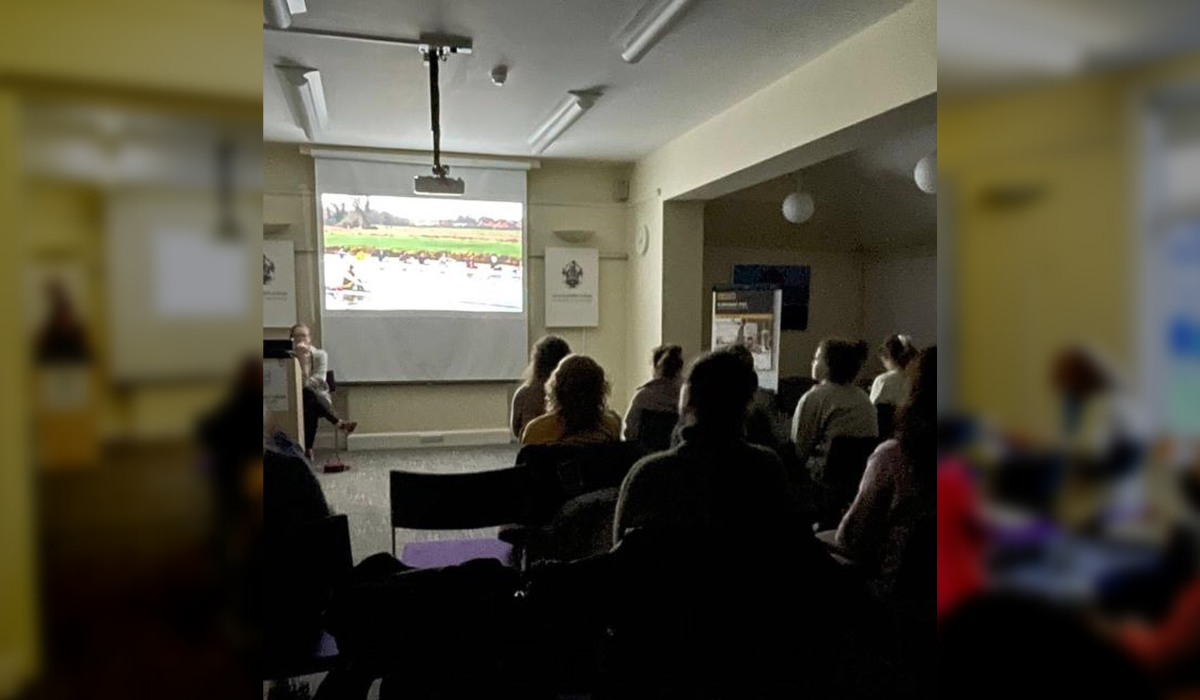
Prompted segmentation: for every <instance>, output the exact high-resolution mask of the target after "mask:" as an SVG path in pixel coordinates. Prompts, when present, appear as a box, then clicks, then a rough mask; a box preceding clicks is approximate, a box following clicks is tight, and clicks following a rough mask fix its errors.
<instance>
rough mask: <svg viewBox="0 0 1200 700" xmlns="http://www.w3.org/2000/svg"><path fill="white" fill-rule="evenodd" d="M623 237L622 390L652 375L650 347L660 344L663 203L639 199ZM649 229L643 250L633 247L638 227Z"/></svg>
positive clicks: (654, 199)
mask: <svg viewBox="0 0 1200 700" xmlns="http://www.w3.org/2000/svg"><path fill="white" fill-rule="evenodd" d="M628 221H629V224H628V226H627V231H626V236H627V243H628V247H629V251H630V253H629V270H628V284H627V285H626V295H627V298H628V300H629V318H628V323H627V324H626V325H627V328H626V329H625V363H626V376H625V380H624V383H625V393H626V395H628V396H632V395H633V390H634V389H635V388H636V387H637V386H638V385H640V384H642V383H643V382H645V381H646V380H648V379H650V377H651V374H652V372H651V367H650V362H649V361H648V360H647V359H646V358H648V357H649V353H650V349H651V348H653V347H654V346H656V345H660V344H661V343H662V341H663V335H662V299H663V297H662V292H663V235H662V231H663V205H662V201H661V200H659V199H658V198H651V199H648V200H645V201H642V202H638V203H636V204H634V205H633V206H631V207H630V208H629V210H628ZM642 227H645V228H646V230H647V231H648V232H649V246H648V248H647V249H646V252H645V253H644V254H643V253H639V252H638V251H637V250H636V246H635V241H636V238H637V233H638V231H639V230H641V229H642Z"/></svg>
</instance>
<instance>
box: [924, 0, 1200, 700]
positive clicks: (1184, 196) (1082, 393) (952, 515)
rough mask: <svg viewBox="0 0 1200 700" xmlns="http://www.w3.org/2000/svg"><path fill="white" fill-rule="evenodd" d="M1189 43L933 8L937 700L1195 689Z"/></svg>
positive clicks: (1196, 114)
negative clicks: (939, 439) (940, 445)
mask: <svg viewBox="0 0 1200 700" xmlns="http://www.w3.org/2000/svg"><path fill="white" fill-rule="evenodd" d="M1198 28H1200V4H1198V3H1195V2H1171V1H1167V2H1145V3H1116V2H1107V1H1105V2H1093V3H1083V2H1071V1H1070V0H1054V1H1048V2H1032V1H1025V0H998V1H997V2H974V1H967V2H963V1H962V0H942V2H941V3H940V4H939V11H938V61H939V110H938V121H939V134H938V138H939V150H940V151H941V154H940V155H941V160H940V164H939V165H940V168H939V190H940V192H939V195H940V199H939V208H940V210H941V211H940V215H939V219H940V222H939V228H938V234H939V235H938V237H939V267H940V272H939V280H938V283H939V291H938V294H939V308H938V312H939V323H938V333H939V345H941V346H942V349H943V351H945V350H949V352H943V357H944V358H949V360H948V361H947V362H945V363H944V365H943V367H942V368H941V369H942V370H943V372H944V375H943V377H942V381H941V382H939V387H940V389H941V391H940V394H941V396H940V397H939V400H940V409H941V410H942V412H943V415H944V418H945V427H944V435H943V437H944V440H945V442H944V446H945V447H946V452H944V453H943V455H942V457H941V462H940V463H941V467H940V469H939V493H938V520H939V522H938V526H939V534H938V554H939V562H938V599H939V620H940V622H941V624H940V626H939V662H938V663H939V669H940V670H941V673H942V680H941V682H940V687H939V694H942V695H948V696H962V697H1001V696H1004V697H1014V696H1026V697H1088V696H1090V697H1146V696H1151V697H1152V696H1155V695H1157V694H1159V693H1163V692H1166V693H1167V694H1168V695H1170V696H1173V697H1196V696H1197V695H1200V41H1197V40H1198V39H1200V35H1198V33H1197V29H1198Z"/></svg>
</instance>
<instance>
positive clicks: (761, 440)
mask: <svg viewBox="0 0 1200 700" xmlns="http://www.w3.org/2000/svg"><path fill="white" fill-rule="evenodd" d="M724 351H725V352H730V353H733V355H734V356H735V357H737V358H739V359H741V361H742V362H744V363H745V364H746V366H747V367H749V368H750V369H751V370H753V369H754V355H753V354H751V352H750V348H747V347H746V346H745V345H742V344H741V343H735V344H733V345H730V346H728V347H726V348H724ZM754 377H755V385H754V398H753V399H751V401H750V410H749V412H748V413H747V414H746V442H749V443H750V444H751V445H762V446H763V447H769V448H771V449H776V448H777V447H779V443H780V439H779V435H778V432H777V431H776V429H775V424H776V421H775V418H774V417H773V416H774V409H773V408H772V406H773V405H774V403H775V397H774V396H772V395H771V394H770V392H768V391H767V390H766V389H763V388H762V387H761V386H759V385H758V374H757V373H755V375H754Z"/></svg>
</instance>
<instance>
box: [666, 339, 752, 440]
mask: <svg viewBox="0 0 1200 700" xmlns="http://www.w3.org/2000/svg"><path fill="white" fill-rule="evenodd" d="M757 387H758V376H757V375H756V374H755V373H754V370H753V369H752V368H751V367H750V366H748V365H747V364H746V362H745V360H743V359H742V358H741V357H739V356H738V354H737V353H736V352H729V351H724V350H719V351H716V352H710V353H707V354H705V355H704V356H702V357H701V358H700V359H698V360H696V362H694V363H693V364H692V367H691V369H690V370H688V376H687V380H686V381H685V382H684V388H683V394H682V396H683V402H682V403H683V406H682V408H683V410H684V411H686V412H687V413H688V414H690V415H691V417H692V419H693V422H694V424H695V425H697V426H700V427H701V428H702V429H703V430H705V431H706V432H707V431H712V432H716V433H720V434H733V435H737V434H740V433H741V429H742V425H743V423H744V422H745V420H746V410H747V408H748V407H749V406H750V401H751V400H752V399H753V398H754V390H755V388H757Z"/></svg>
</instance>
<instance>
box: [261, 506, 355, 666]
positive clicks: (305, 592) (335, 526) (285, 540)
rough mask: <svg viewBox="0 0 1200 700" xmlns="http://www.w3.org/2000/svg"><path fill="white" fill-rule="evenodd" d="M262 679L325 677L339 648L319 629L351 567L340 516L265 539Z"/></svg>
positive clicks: (344, 525) (347, 533)
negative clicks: (331, 595) (329, 605)
mask: <svg viewBox="0 0 1200 700" xmlns="http://www.w3.org/2000/svg"><path fill="white" fill-rule="evenodd" d="M265 550H266V551H265V553H264V564H265V567H264V572H263V591H264V593H265V595H264V596H263V609H264V613H265V621H266V622H265V626H264V633H265V635H264V636H265V650H264V651H265V654H264V657H265V662H266V663H265V667H264V673H263V676H264V678H266V679H268V680H281V679H284V678H291V677H295V676H300V675H306V674H310V673H319V672H321V671H328V670H329V669H330V668H332V667H333V666H334V665H336V663H337V661H338V648H337V644H335V643H334V641H333V637H331V636H330V635H329V634H328V633H327V632H326V631H325V630H324V626H323V624H322V615H323V614H324V612H325V608H326V607H327V606H328V604H329V598H330V594H331V593H332V592H333V590H334V589H335V588H336V587H337V586H340V585H341V584H342V583H344V582H345V581H346V580H347V579H348V577H349V575H350V571H351V569H352V567H353V557H352V554H351V550H350V525H349V520H348V519H347V517H346V516H345V515H334V516H331V517H329V518H325V519H323V520H318V521H315V522H313V523H307V524H304V525H300V526H298V527H294V528H287V529H286V530H281V531H277V530H273V529H271V528H270V527H269V526H268V528H267V531H266V534H265Z"/></svg>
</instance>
